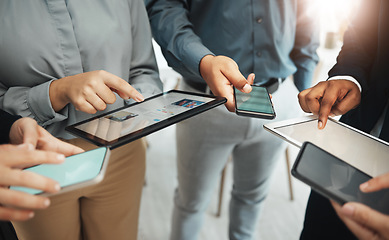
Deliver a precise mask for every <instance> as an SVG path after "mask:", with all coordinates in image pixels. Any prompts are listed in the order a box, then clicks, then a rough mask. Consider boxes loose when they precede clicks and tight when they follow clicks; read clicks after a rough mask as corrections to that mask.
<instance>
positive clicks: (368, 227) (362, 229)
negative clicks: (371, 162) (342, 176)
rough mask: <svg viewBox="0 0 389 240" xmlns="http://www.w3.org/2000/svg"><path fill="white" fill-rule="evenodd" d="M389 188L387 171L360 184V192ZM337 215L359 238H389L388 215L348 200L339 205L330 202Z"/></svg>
mask: <svg viewBox="0 0 389 240" xmlns="http://www.w3.org/2000/svg"><path fill="white" fill-rule="evenodd" d="M384 188H389V173H386V174H383V175H381V176H378V177H375V178H373V179H371V180H369V181H367V182H366V183H363V184H361V185H360V189H361V191H362V192H374V191H378V190H381V189H384ZM332 205H333V206H334V208H335V211H336V213H337V214H338V216H339V217H340V218H341V219H342V220H343V221H344V223H345V224H346V225H347V227H348V228H349V229H350V230H351V231H352V232H353V233H354V234H355V235H356V236H357V237H358V238H359V239H389V216H388V215H385V214H382V213H380V212H377V211H375V210H373V209H371V208H369V207H367V206H365V205H363V204H360V203H355V202H349V203H346V204H344V205H343V206H340V205H339V204H337V203H335V202H332Z"/></svg>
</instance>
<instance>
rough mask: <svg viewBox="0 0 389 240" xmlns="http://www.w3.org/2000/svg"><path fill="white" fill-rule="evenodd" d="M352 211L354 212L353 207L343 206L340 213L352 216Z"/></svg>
mask: <svg viewBox="0 0 389 240" xmlns="http://www.w3.org/2000/svg"><path fill="white" fill-rule="evenodd" d="M354 211H355V207H354V206H352V205H350V204H347V203H346V204H345V205H343V207H342V212H343V213H344V214H345V215H346V216H352V215H353V214H354Z"/></svg>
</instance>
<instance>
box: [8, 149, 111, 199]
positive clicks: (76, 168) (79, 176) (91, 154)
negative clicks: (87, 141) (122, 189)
mask: <svg viewBox="0 0 389 240" xmlns="http://www.w3.org/2000/svg"><path fill="white" fill-rule="evenodd" d="M107 151H108V148H106V147H101V148H96V149H94V150H91V151H87V152H83V153H80V154H76V155H73V156H70V157H67V158H66V159H65V161H64V162H63V163H61V164H41V165H36V166H33V167H30V168H26V169H24V171H31V172H34V173H37V174H40V175H43V176H46V177H48V178H51V179H53V180H55V181H57V182H58V183H59V184H60V186H61V188H65V189H66V187H70V186H75V184H80V183H86V182H90V183H93V182H94V181H95V180H96V181H95V182H98V181H100V180H101V179H96V177H98V176H99V174H100V173H101V171H102V169H103V166H106V164H104V163H105V161H106V159H107ZM10 188H11V189H14V190H18V191H23V192H26V193H30V194H40V193H42V191H41V190H37V189H32V188H26V187H17V186H11V187H10ZM62 190H63V189H62ZM62 190H61V191H62Z"/></svg>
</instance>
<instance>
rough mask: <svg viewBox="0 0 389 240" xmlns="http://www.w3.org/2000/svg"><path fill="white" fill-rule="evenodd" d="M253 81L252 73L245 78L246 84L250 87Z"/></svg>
mask: <svg viewBox="0 0 389 240" xmlns="http://www.w3.org/2000/svg"><path fill="white" fill-rule="evenodd" d="M254 80H255V74H254V73H250V74H249V76H248V77H247V83H248V84H250V85H253V84H254Z"/></svg>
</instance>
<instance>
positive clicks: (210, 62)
mask: <svg viewBox="0 0 389 240" xmlns="http://www.w3.org/2000/svg"><path fill="white" fill-rule="evenodd" d="M200 74H201V76H202V77H203V78H204V80H205V82H206V83H207V84H208V86H209V88H210V89H211V91H212V92H213V94H215V95H217V96H222V97H225V98H227V102H226V104H225V106H226V108H227V109H228V111H230V112H234V111H235V101H234V92H233V91H234V90H233V88H232V85H233V86H235V87H236V88H237V89H238V90H240V91H242V92H245V93H249V92H251V86H250V85H251V84H253V82H254V77H255V76H254V74H253V73H252V74H250V75H249V76H248V77H247V80H246V79H245V77H244V76H243V75H242V73H241V72H240V71H239V67H238V65H237V64H236V62H235V61H234V60H232V59H231V58H229V57H225V56H212V55H206V56H205V57H203V59H201V61H200Z"/></svg>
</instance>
